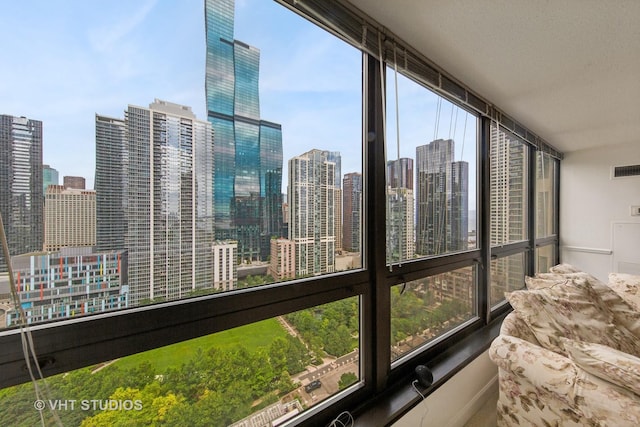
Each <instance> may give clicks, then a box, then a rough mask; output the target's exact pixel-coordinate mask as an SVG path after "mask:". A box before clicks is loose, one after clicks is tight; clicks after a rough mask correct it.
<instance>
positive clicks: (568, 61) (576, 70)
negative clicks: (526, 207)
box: [350, 0, 640, 152]
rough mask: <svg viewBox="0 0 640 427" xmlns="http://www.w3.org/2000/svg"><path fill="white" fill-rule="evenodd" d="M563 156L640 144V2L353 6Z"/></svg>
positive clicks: (486, 0)
mask: <svg viewBox="0 0 640 427" xmlns="http://www.w3.org/2000/svg"><path fill="white" fill-rule="evenodd" d="M350 3H352V4H353V5H355V6H356V7H357V8H358V9H360V10H362V11H364V12H365V13H366V14H368V15H369V16H371V17H372V18H373V19H374V20H376V21H377V22H379V23H380V24H382V25H383V26H384V27H386V28H388V29H389V30H390V31H391V32H393V33H395V34H396V35H397V36H398V37H399V38H401V39H403V40H404V41H405V42H406V43H408V44H409V45H411V46H412V47H413V48H415V49H417V50H418V51H420V52H421V53H422V54H424V55H425V56H426V57H427V58H429V59H430V60H432V61H433V62H435V63H436V64H438V65H439V66H440V67H442V68H443V69H444V70H445V71H447V72H448V73H449V74H451V75H453V76H454V77H455V78H456V79H457V80H459V81H461V82H463V83H464V84H466V85H467V86H469V87H470V88H471V89H473V90H474V91H475V92H477V93H479V94H480V95H481V96H483V97H484V98H486V99H487V100H488V101H490V102H492V103H493V104H495V105H496V106H498V107H499V108H500V109H502V110H504V111H506V112H507V113H508V114H510V115H512V116H513V117H514V118H515V119H516V120H518V121H520V122H522V123H523V124H524V125H526V126H527V127H529V128H530V129H531V130H533V131H534V132H536V133H538V134H539V135H540V136H542V137H543V138H544V139H546V140H547V141H548V142H549V143H550V144H551V145H553V146H555V147H556V148H557V149H559V150H560V151H564V152H570V151H575V150H579V149H584V148H590V147H595V146H601V145H604V144H611V145H615V144H623V143H630V142H635V143H637V144H639V146H640V1H638V0H616V1H602V0H554V1H551V0H548V1H543V0H536V1H531V0H474V1H470V0H469V1H465V0H438V1H435V0H434V1H431V0H350Z"/></svg>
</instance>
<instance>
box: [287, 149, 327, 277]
mask: <svg viewBox="0 0 640 427" xmlns="http://www.w3.org/2000/svg"><path fill="white" fill-rule="evenodd" d="M329 158H332V159H334V160H336V153H331V152H329V151H322V150H315V149H314V150H311V151H308V152H306V153H304V154H302V155H300V156H297V157H294V158H292V159H290V160H289V186H288V189H287V197H288V203H289V240H293V242H294V243H295V245H296V247H295V251H296V252H295V258H296V272H297V274H298V275H303V276H304V275H316V274H324V273H331V272H333V271H335V248H336V234H335V215H336V191H337V190H338V188H337V187H336V185H335V183H336V180H335V171H336V162H335V161H330V160H329Z"/></svg>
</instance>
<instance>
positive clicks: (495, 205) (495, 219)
mask: <svg viewBox="0 0 640 427" xmlns="http://www.w3.org/2000/svg"><path fill="white" fill-rule="evenodd" d="M489 149H490V153H491V155H490V157H491V215H490V218H491V246H500V245H504V244H508V243H514V242H518V241H522V240H526V239H527V237H528V236H527V221H528V217H527V193H528V191H527V185H528V173H527V171H528V154H529V149H528V147H527V146H526V145H525V144H524V143H522V142H521V141H520V140H518V139H517V138H515V137H510V136H509V135H508V134H507V133H506V132H504V131H502V130H500V129H498V128H497V127H496V126H493V125H492V126H491V137H490V148H489Z"/></svg>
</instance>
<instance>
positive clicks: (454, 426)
mask: <svg viewBox="0 0 640 427" xmlns="http://www.w3.org/2000/svg"><path fill="white" fill-rule="evenodd" d="M497 392H498V374H496V375H495V376H493V378H491V380H490V381H489V382H488V383H487V384H486V385H485V386H484V387H482V389H480V391H478V393H476V395H475V396H473V398H472V399H471V400H470V401H469V402H468V403H467V404H466V405H465V406H464V408H462V410H461V411H460V412H458V415H457V416H456V417H454V418H452V419H451V421H450V422H449V423H448V424H447V427H462V426H464V425H465V424H466V422H467V421H469V419H470V418H471V417H473V415H474V414H475V413H476V412H478V411H479V410H480V408H482V405H484V403H485V402H486V401H487V399H488V398H489V397H490V396H491V395H492V393H497Z"/></svg>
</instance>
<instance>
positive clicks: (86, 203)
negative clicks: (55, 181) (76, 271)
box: [44, 185, 96, 251]
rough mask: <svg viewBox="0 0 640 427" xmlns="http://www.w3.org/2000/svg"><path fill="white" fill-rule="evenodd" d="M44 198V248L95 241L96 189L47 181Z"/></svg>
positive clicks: (94, 242) (48, 249)
mask: <svg viewBox="0 0 640 427" xmlns="http://www.w3.org/2000/svg"><path fill="white" fill-rule="evenodd" d="M44 200H45V202H44V250H45V251H59V250H60V249H62V248H68V247H73V248H78V247H91V248H92V247H94V246H95V245H96V193H95V191H93V190H79V189H76V188H65V187H64V186H62V185H50V186H49V187H48V188H47V192H46V194H45V199H44Z"/></svg>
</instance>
